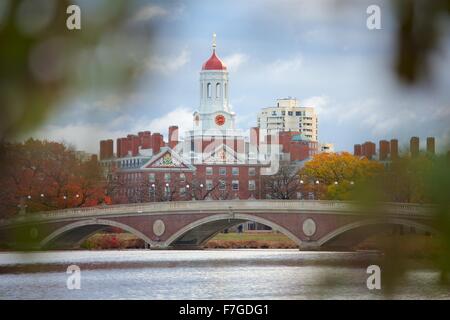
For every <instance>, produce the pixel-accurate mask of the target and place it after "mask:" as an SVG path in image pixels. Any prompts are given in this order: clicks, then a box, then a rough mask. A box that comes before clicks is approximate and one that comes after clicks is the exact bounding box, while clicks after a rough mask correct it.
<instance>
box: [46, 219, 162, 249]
mask: <svg viewBox="0 0 450 320" xmlns="http://www.w3.org/2000/svg"><path fill="white" fill-rule="evenodd" d="M104 227H116V228H120V229H122V230H124V231H127V232H129V233H131V234H133V235H135V236H136V237H138V238H139V239H141V240H143V241H144V242H145V243H146V244H149V245H150V246H152V245H154V242H153V241H152V240H150V239H149V238H148V237H147V236H146V235H145V234H143V233H142V232H140V231H138V230H136V229H134V228H133V227H130V226H128V225H126V224H123V223H120V222H117V221H112V220H106V219H89V220H81V221H77V222H74V223H71V224H68V225H65V226H64V227H61V228H59V229H57V230H55V231H54V232H52V233H51V234H50V235H48V236H47V237H45V238H44V239H43V240H42V241H41V242H40V244H39V247H40V248H42V249H44V248H47V247H49V246H51V244H52V243H54V242H57V241H58V239H60V238H61V237H64V235H66V234H68V233H71V232H72V233H73V232H75V240H73V239H70V240H69V243H68V244H69V245H70V244H73V245H77V244H81V243H82V242H83V241H84V240H86V239H87V238H88V237H90V236H91V235H93V234H95V233H96V232H98V231H99V230H101V229H102V228H104ZM83 229H84V230H83ZM77 230H78V231H79V233H78V235H77V234H76V233H77Z"/></svg>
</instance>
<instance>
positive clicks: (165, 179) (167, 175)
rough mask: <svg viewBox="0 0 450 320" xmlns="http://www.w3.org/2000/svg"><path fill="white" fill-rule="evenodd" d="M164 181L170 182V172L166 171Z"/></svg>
mask: <svg viewBox="0 0 450 320" xmlns="http://www.w3.org/2000/svg"><path fill="white" fill-rule="evenodd" d="M164 181H165V182H170V173H164Z"/></svg>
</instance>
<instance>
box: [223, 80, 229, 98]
mask: <svg viewBox="0 0 450 320" xmlns="http://www.w3.org/2000/svg"><path fill="white" fill-rule="evenodd" d="M223 89H224V97H225V99H227V97H228V86H227V83H226V82H225V83H224V85H223Z"/></svg>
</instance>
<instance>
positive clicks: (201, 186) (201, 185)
mask: <svg viewBox="0 0 450 320" xmlns="http://www.w3.org/2000/svg"><path fill="white" fill-rule="evenodd" d="M200 200H203V183H200Z"/></svg>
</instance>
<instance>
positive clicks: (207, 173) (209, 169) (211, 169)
mask: <svg viewBox="0 0 450 320" xmlns="http://www.w3.org/2000/svg"><path fill="white" fill-rule="evenodd" d="M206 175H207V176H212V175H213V168H212V167H206Z"/></svg>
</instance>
